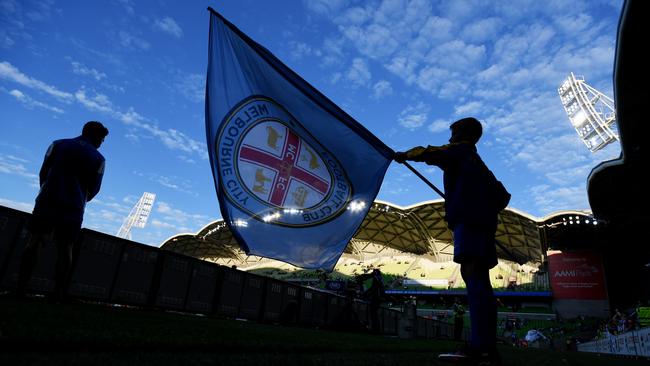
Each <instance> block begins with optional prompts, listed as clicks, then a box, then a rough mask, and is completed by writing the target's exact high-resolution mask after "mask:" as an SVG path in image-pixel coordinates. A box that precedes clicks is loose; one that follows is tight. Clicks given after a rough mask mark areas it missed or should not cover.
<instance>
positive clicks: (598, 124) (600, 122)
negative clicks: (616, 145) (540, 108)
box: [557, 73, 619, 152]
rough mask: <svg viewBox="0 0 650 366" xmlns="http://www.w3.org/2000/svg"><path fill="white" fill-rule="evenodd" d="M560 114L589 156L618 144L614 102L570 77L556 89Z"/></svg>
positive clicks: (579, 80) (574, 77)
mask: <svg viewBox="0 0 650 366" xmlns="http://www.w3.org/2000/svg"><path fill="white" fill-rule="evenodd" d="M557 92H558V94H560V100H561V101H562V106H563V107H564V111H565V112H566V114H567V116H568V117H569V121H570V122H571V125H572V126H573V128H574V129H575V130H576V132H577V133H578V136H579V137H580V139H581V140H582V142H584V144H585V145H587V147H588V148H589V150H590V151H591V152H596V151H598V150H600V149H602V148H604V147H605V146H607V145H608V144H610V143H612V142H614V141H618V140H619V137H618V131H617V130H616V125H615V123H616V113H615V112H616V111H615V109H614V101H613V100H612V99H611V98H609V97H608V96H606V95H605V94H603V93H601V92H599V91H598V90H596V89H594V88H592V87H591V86H589V84H587V83H586V82H585V79H584V78H583V77H581V76H578V77H576V76H575V75H574V74H573V73H570V74H569V76H568V77H567V78H566V79H565V80H564V82H562V85H560V87H559V88H558V89H557Z"/></svg>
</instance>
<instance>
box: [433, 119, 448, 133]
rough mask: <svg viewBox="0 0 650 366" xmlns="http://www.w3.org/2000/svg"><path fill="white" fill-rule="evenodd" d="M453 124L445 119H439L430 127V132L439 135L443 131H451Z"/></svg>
mask: <svg viewBox="0 0 650 366" xmlns="http://www.w3.org/2000/svg"><path fill="white" fill-rule="evenodd" d="M450 124H451V123H450V122H449V121H447V120H444V119H437V120H435V121H433V123H431V124H430V125H429V131H431V132H433V133H438V132H442V131H449V125H450Z"/></svg>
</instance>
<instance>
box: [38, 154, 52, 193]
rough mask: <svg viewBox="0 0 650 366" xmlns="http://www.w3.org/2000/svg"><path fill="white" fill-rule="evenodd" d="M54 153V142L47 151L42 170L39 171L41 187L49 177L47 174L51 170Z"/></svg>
mask: <svg viewBox="0 0 650 366" xmlns="http://www.w3.org/2000/svg"><path fill="white" fill-rule="evenodd" d="M53 155H54V143H51V144H50V147H48V148H47V152H46V153H45V158H44V159H43V165H41V170H40V172H39V173H38V180H39V185H40V186H41V187H43V184H45V180H46V179H47V175H48V173H49V171H50V166H51V165H52V156H53Z"/></svg>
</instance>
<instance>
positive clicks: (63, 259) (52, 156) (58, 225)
mask: <svg viewBox="0 0 650 366" xmlns="http://www.w3.org/2000/svg"><path fill="white" fill-rule="evenodd" d="M107 135H108V129H107V128H106V127H104V125H102V124H101V123H100V122H97V121H90V122H87V123H86V124H85V125H84V127H83V130H82V132H81V136H78V137H75V138H71V139H62V140H56V141H54V142H53V143H52V144H51V145H50V147H49V148H48V149H47V153H46V154H45V159H44V161H43V165H42V166H41V170H40V173H39V181H40V186H41V189H40V191H39V193H38V196H37V197H36V203H35V205H34V210H33V212H32V217H31V220H30V222H29V225H28V232H29V236H28V239H27V243H26V244H25V249H24V251H23V254H22V257H21V262H20V269H19V274H18V286H17V287H18V290H17V291H18V295H19V296H24V294H25V290H26V288H27V284H28V282H29V280H30V279H31V276H32V272H33V270H34V267H35V266H36V262H37V260H38V254H39V250H40V247H41V246H42V245H43V243H44V242H45V241H46V239H47V238H51V239H53V241H54V243H55V244H56V248H57V260H56V271H55V278H54V295H53V296H52V299H53V300H55V301H60V300H62V299H63V298H64V295H65V287H66V285H67V282H68V277H69V275H70V270H71V268H70V267H71V265H72V253H73V248H74V244H75V242H76V240H77V236H78V235H79V231H80V230H81V223H82V221H83V215H84V210H85V208H86V203H87V202H89V201H90V200H92V199H93V198H94V197H95V195H96V194H97V193H98V192H99V189H100V187H101V183H102V178H103V176H104V162H105V160H104V157H103V156H102V154H100V153H99V151H97V149H99V147H100V146H101V145H102V143H103V142H104V138H105V137H106V136H107Z"/></svg>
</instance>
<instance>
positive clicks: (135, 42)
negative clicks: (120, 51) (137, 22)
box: [117, 30, 151, 51]
mask: <svg viewBox="0 0 650 366" xmlns="http://www.w3.org/2000/svg"><path fill="white" fill-rule="evenodd" d="M117 36H118V37H119V39H120V44H122V46H124V47H126V48H135V49H140V50H143V51H146V50H148V49H149V47H151V46H150V44H149V42H147V41H145V40H144V39H142V38H140V37H138V36H135V35H133V34H131V33H129V32H127V31H124V30H120V31H119V32H118V34H117Z"/></svg>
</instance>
